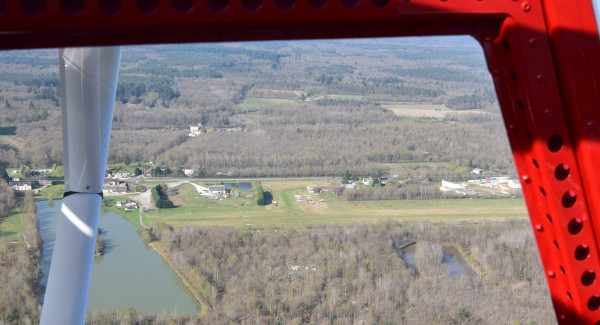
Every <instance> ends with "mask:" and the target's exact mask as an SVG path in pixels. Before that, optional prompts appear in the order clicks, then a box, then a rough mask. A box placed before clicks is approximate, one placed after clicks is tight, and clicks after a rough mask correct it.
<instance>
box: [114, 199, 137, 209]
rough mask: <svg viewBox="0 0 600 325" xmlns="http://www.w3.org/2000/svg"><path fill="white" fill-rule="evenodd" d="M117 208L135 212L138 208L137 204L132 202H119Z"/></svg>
mask: <svg viewBox="0 0 600 325" xmlns="http://www.w3.org/2000/svg"><path fill="white" fill-rule="evenodd" d="M117 207H122V208H123V209H125V210H135V209H137V208H138V206H137V203H136V202H135V201H131V200H125V201H117Z"/></svg>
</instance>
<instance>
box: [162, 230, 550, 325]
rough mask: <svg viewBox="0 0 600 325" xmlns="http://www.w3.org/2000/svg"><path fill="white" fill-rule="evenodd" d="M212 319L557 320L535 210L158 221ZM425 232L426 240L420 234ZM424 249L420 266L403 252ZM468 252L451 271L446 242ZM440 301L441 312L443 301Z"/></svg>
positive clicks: (165, 244) (418, 255) (167, 247)
mask: <svg viewBox="0 0 600 325" xmlns="http://www.w3.org/2000/svg"><path fill="white" fill-rule="evenodd" d="M153 233H154V235H155V236H156V237H157V240H158V243H159V244H160V247H162V249H163V250H164V251H165V252H166V255H167V257H168V259H169V260H170V261H172V262H173V263H174V264H175V265H176V267H177V268H178V269H179V270H180V271H181V272H182V273H183V274H184V275H185V277H186V279H187V280H188V281H189V282H190V283H191V284H192V287H193V288H194V290H195V291H196V292H197V293H198V294H199V295H200V297H201V299H202V300H203V302H204V303H205V304H207V305H208V306H209V311H208V313H207V314H205V315H204V316H203V318H201V319H200V322H201V323H207V324H211V323H213V324H217V323H219V324H240V323H246V324H247V323H267V324H305V323H310V324H498V323H501V324H550V323H553V322H554V321H555V319H554V314H553V312H552V305H551V302H550V298H549V296H548V292H547V288H546V283H545V278H544V273H543V272H542V270H541V264H540V261H539V255H538V253H537V249H536V246H535V243H534V239H533V235H532V233H531V230H530V226H529V224H528V223H527V222H523V221H514V222H493V223H443V224H440V223H409V222H406V223H398V222H392V221H386V220H382V221H380V222H378V223H376V224H364V223H354V224H348V225H343V226H314V227H309V228H301V229H297V228H261V229H258V228H256V229H236V228H228V227H210V228H206V227H179V228H172V227H170V226H168V225H164V224H162V225H157V227H156V228H155V229H154V232H153ZM415 243H416V244H415ZM410 245H416V248H415V249H414V254H415V256H414V259H415V262H414V263H415V268H414V269H413V268H411V267H410V266H409V264H408V263H407V262H406V261H405V260H404V259H403V251H404V249H405V248H406V247H409V246H410ZM448 247H453V248H456V249H458V251H460V252H462V254H463V255H466V256H468V257H467V259H468V260H469V261H470V263H469V264H470V265H471V266H470V267H473V268H474V270H475V271H471V272H472V273H471V274H470V275H463V276H460V277H455V278H453V277H451V276H449V275H448V266H447V264H446V263H445V262H444V253H443V250H447V249H448ZM432 311H435V312H432Z"/></svg>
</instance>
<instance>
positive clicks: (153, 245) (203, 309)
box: [148, 242, 209, 318]
mask: <svg viewBox="0 0 600 325" xmlns="http://www.w3.org/2000/svg"><path fill="white" fill-rule="evenodd" d="M148 246H150V247H151V248H152V249H153V250H154V251H155V252H156V254H158V256H160V258H162V260H163V261H165V263H167V265H168V266H169V267H170V268H171V270H173V272H175V273H176V274H177V276H178V277H179V278H180V279H181V281H182V282H183V284H184V285H185V287H186V288H188V290H190V292H191V293H192V295H194V298H195V299H196V301H197V302H198V303H199V304H200V313H198V315H197V317H198V318H202V317H203V316H204V315H205V314H206V312H207V311H208V308H209V307H208V305H207V304H206V303H204V302H203V301H202V299H200V296H199V295H198V293H196V291H195V290H194V289H193V288H192V286H191V284H190V283H189V282H188V280H187V279H186V278H185V277H184V276H183V274H181V272H180V271H179V269H177V268H176V267H175V265H174V264H173V262H172V261H171V259H170V258H168V257H167V256H166V254H165V252H164V251H163V249H162V247H160V243H158V242H151V243H150V244H148Z"/></svg>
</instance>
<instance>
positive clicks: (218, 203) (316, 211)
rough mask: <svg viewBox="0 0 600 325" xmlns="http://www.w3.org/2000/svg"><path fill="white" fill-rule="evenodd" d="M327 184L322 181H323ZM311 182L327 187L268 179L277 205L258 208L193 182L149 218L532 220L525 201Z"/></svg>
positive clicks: (283, 222)
mask: <svg viewBox="0 0 600 325" xmlns="http://www.w3.org/2000/svg"><path fill="white" fill-rule="evenodd" d="M321 183H323V184H321ZM307 185H327V184H326V183H325V182H324V181H321V182H318V181H264V182H262V186H263V188H264V190H265V191H267V192H270V193H271V195H272V196H273V200H274V201H276V202H277V206H275V205H272V204H271V205H267V206H258V205H257V204H256V198H252V199H247V198H244V197H237V198H236V197H232V198H225V199H208V198H205V197H202V196H201V195H199V194H198V192H197V191H196V190H195V189H194V187H192V185H190V184H183V185H181V186H179V187H176V189H177V190H178V193H177V194H176V195H173V196H171V197H172V199H173V201H174V202H176V205H177V207H176V208H173V209H161V210H158V211H152V212H148V213H145V214H144V218H145V220H147V222H148V224H150V225H152V223H153V222H165V223H168V224H171V225H174V226H183V225H202V226H214V225H224V226H234V227H263V226H264V227H280V226H293V227H304V226H310V225H320V224H344V223H349V222H372V221H377V220H380V219H386V218H387V219H392V220H398V221H409V220H410V221H440V222H446V221H468V220H505V219H521V218H527V210H526V209H525V204H524V202H523V200H522V199H496V200H491V199H454V200H395V201H346V200H345V198H344V197H343V196H336V195H335V194H334V193H332V192H323V193H320V194H319V195H318V196H317V195H315V194H311V193H308V191H307V190H306V186H307Z"/></svg>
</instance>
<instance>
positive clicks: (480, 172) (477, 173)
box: [471, 168, 483, 175]
mask: <svg viewBox="0 0 600 325" xmlns="http://www.w3.org/2000/svg"><path fill="white" fill-rule="evenodd" d="M471 174H476V175H481V174H483V169H481V168H473V170H472V171H471Z"/></svg>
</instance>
